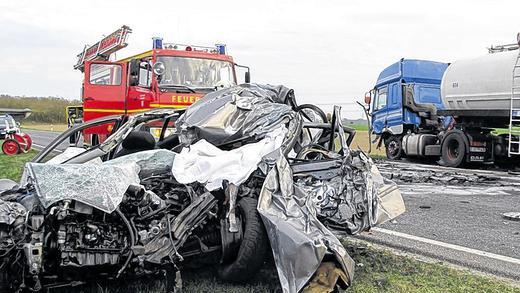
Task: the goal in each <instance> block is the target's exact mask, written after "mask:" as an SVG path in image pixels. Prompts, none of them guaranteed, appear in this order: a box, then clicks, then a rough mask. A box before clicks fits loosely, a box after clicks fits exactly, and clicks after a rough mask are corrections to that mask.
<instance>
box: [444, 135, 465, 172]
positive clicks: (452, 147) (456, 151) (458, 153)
mask: <svg viewBox="0 0 520 293" xmlns="http://www.w3.org/2000/svg"><path fill="white" fill-rule="evenodd" d="M441 152H442V161H443V162H444V165H445V166H447V167H460V166H462V164H463V163H464V157H465V156H466V145H465V143H464V138H463V137H462V135H461V134H459V133H457V132H452V133H450V134H448V135H447V136H446V138H444V140H443V142H442V146H441Z"/></svg>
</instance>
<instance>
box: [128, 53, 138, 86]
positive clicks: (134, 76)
mask: <svg viewBox="0 0 520 293" xmlns="http://www.w3.org/2000/svg"><path fill="white" fill-rule="evenodd" d="M140 64H141V61H140V60H139V59H134V60H131V61H130V63H129V64H128V72H129V75H128V76H129V80H128V85H130V86H138V85H139V72H140Z"/></svg>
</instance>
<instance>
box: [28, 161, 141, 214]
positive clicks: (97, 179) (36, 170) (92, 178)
mask: <svg viewBox="0 0 520 293" xmlns="http://www.w3.org/2000/svg"><path fill="white" fill-rule="evenodd" d="M26 168H27V169H26V170H27V171H28V176H29V177H30V178H29V182H31V183H33V184H34V187H35V189H36V193H37V195H38V197H39V199H40V201H41V203H42V205H43V206H44V207H45V208H48V207H49V206H51V205H52V204H54V203H56V202H58V201H61V200H66V199H71V200H77V201H80V202H82V203H84V204H87V205H91V206H93V207H95V208H98V209H100V210H102V211H104V212H106V213H112V212H113V211H114V210H115V209H116V208H117V207H118V206H119V204H120V203H121V201H122V199H123V196H124V194H125V192H126V190H127V189H128V186H130V184H139V177H138V174H139V166H138V165H137V164H136V163H134V162H130V163H125V162H122V163H121V164H119V165H113V164H112V165H109V164H102V165H93V164H64V165H54V164H40V163H28V164H27V165H26Z"/></svg>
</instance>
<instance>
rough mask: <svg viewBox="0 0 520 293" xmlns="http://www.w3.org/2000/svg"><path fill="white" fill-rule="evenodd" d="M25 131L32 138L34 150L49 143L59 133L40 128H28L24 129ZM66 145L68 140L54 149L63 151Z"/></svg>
mask: <svg viewBox="0 0 520 293" xmlns="http://www.w3.org/2000/svg"><path fill="white" fill-rule="evenodd" d="M23 131H24V132H25V133H27V134H29V136H31V138H32V140H33V148H35V149H36V150H42V149H43V148H44V147H46V146H47V145H48V144H49V143H51V142H52V141H53V140H54V139H55V138H56V137H57V136H58V135H59V134H60V132H53V131H42V130H29V129H24V130H23ZM67 146H68V141H65V142H64V143H62V144H60V145H59V146H58V147H57V148H56V150H57V151H58V152H60V151H63V150H64V149H66V148H67Z"/></svg>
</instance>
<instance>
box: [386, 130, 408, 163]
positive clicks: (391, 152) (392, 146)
mask: <svg viewBox="0 0 520 293" xmlns="http://www.w3.org/2000/svg"><path fill="white" fill-rule="evenodd" d="M385 151H386V157H387V158H388V159H389V160H400V159H401V158H402V157H403V154H404V151H403V138H402V137H401V136H396V135H392V136H390V137H389V138H387V139H385Z"/></svg>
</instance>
